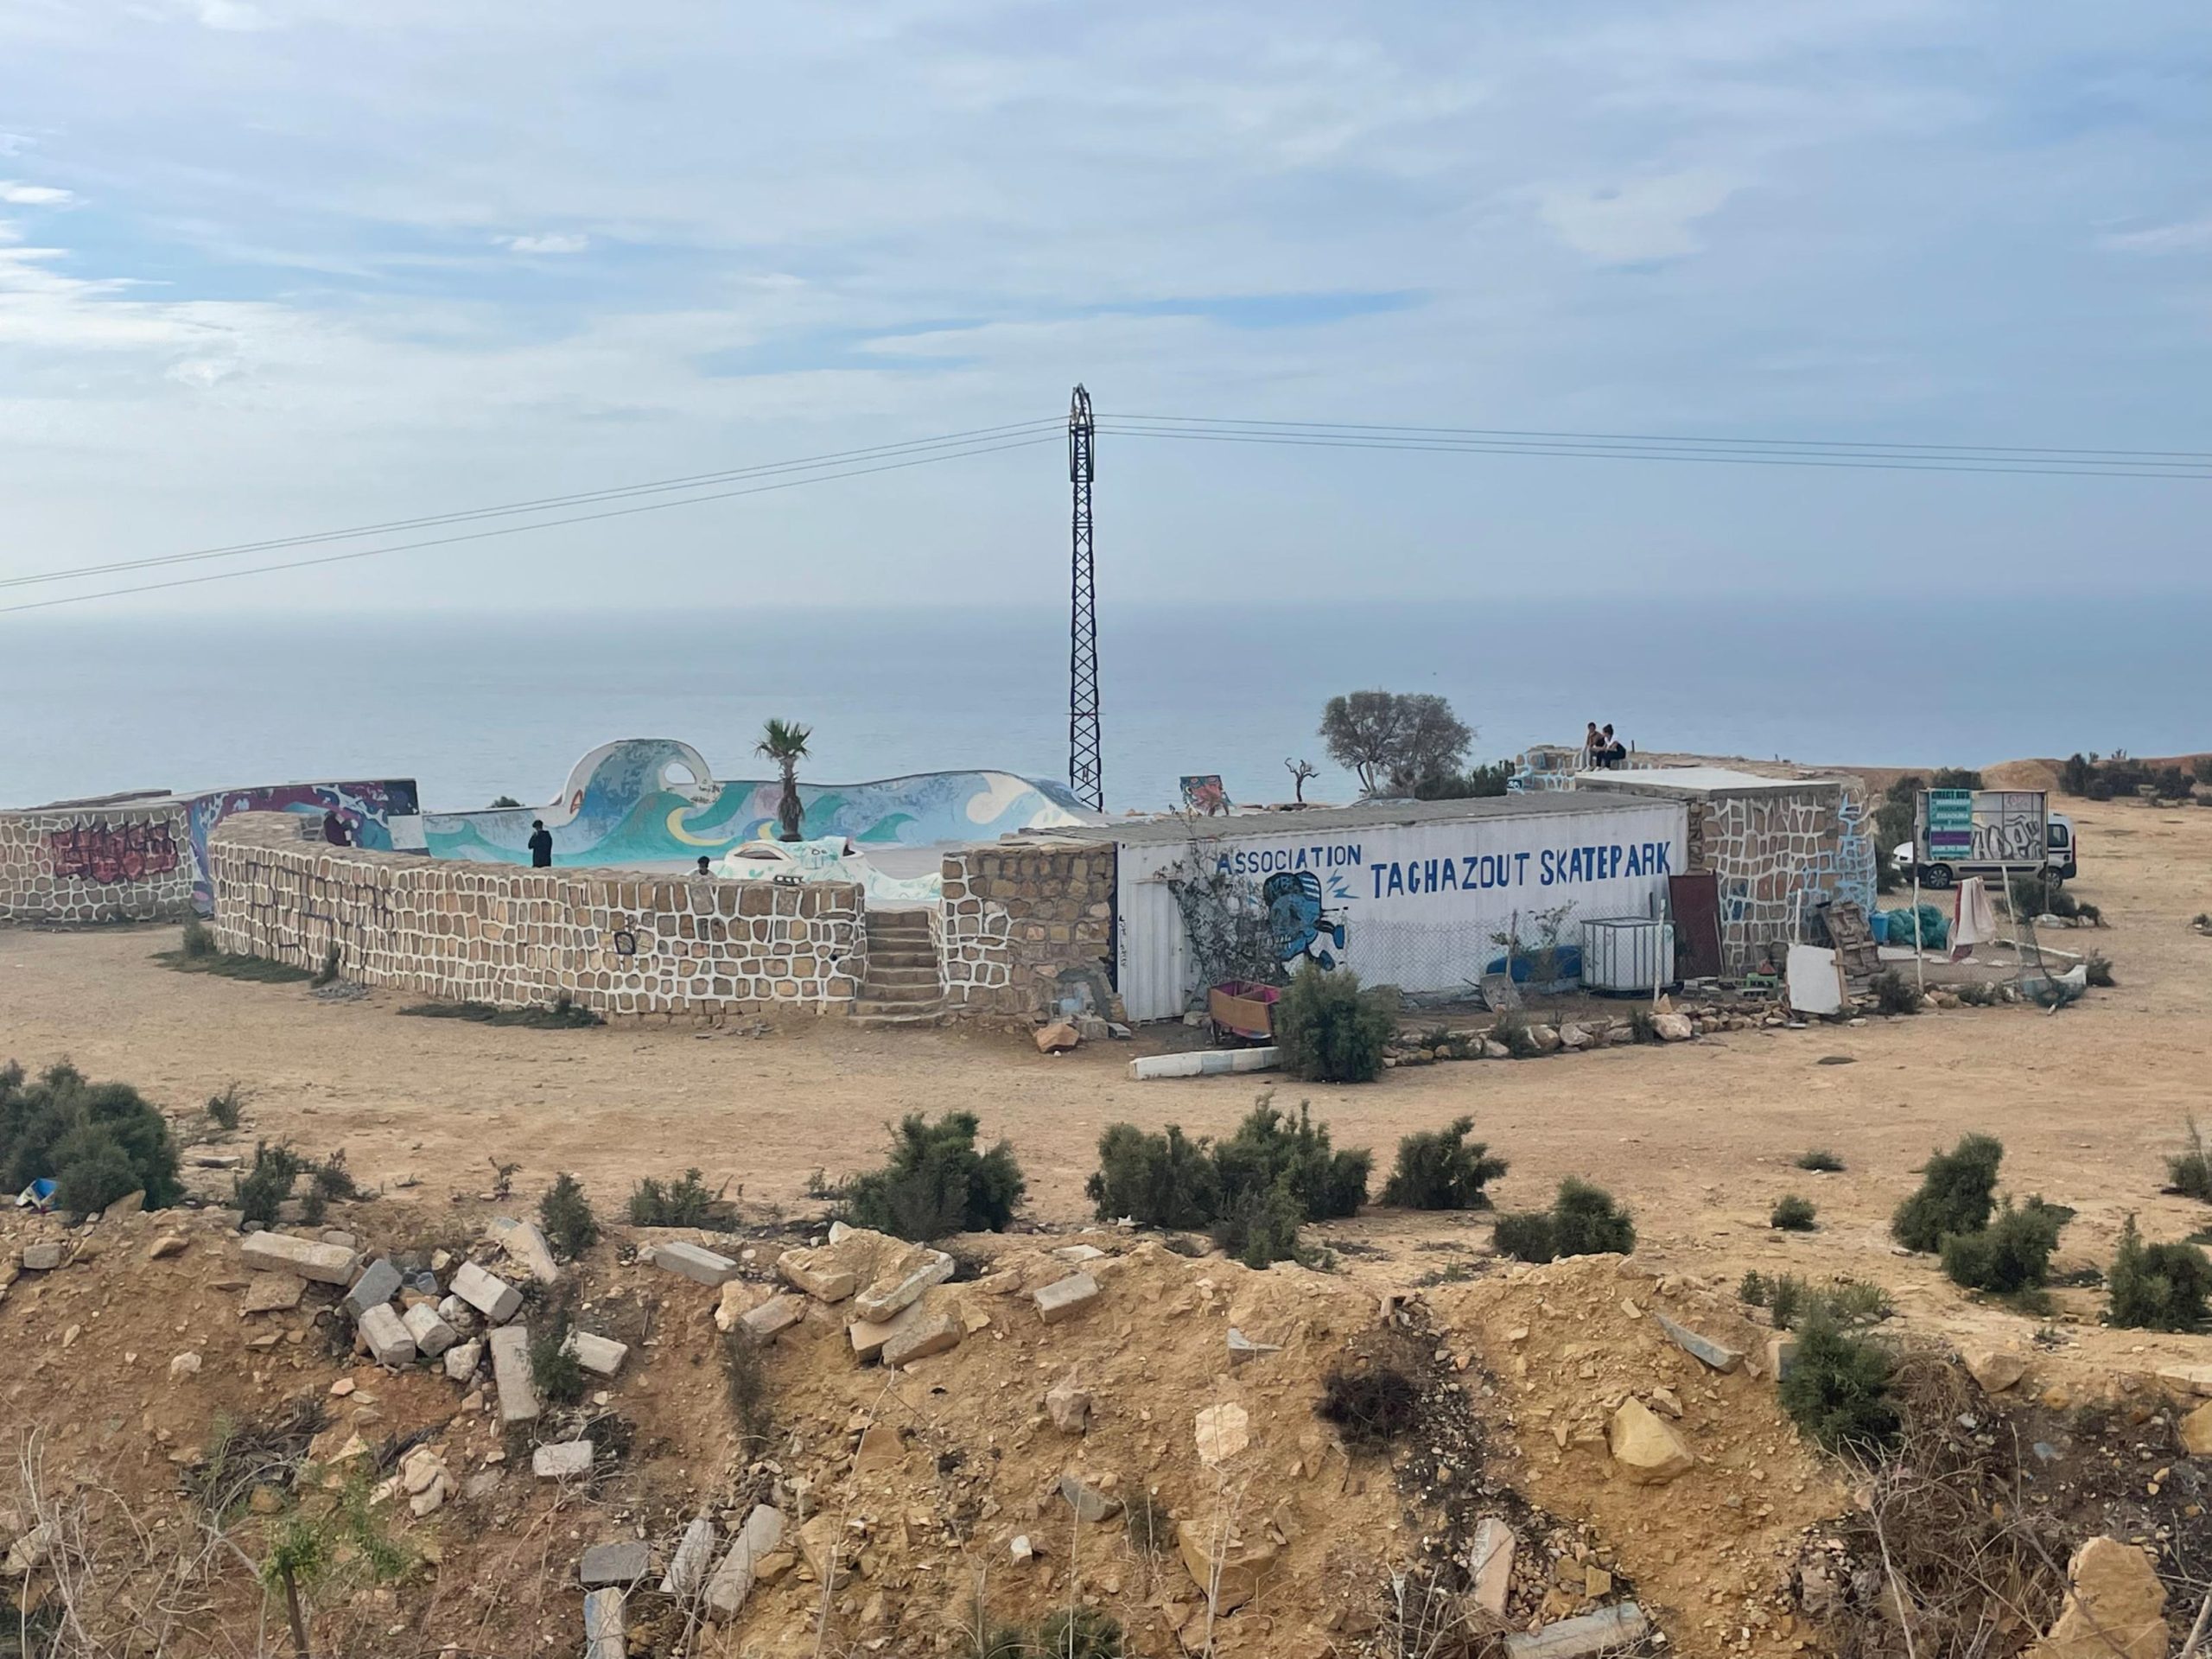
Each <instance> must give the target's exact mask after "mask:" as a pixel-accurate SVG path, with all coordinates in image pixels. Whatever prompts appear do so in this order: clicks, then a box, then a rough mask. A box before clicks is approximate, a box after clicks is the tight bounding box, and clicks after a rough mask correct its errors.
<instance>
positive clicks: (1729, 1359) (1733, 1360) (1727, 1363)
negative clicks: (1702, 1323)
mask: <svg viewBox="0 0 2212 1659" xmlns="http://www.w3.org/2000/svg"><path fill="white" fill-rule="evenodd" d="M1651 1317H1652V1318H1653V1319H1656V1320H1658V1321H1659V1328H1660V1329H1661V1330H1662V1331H1664V1332H1666V1333H1667V1339H1668V1340H1669V1342H1672V1343H1673V1344H1675V1347H1677V1348H1679V1349H1681V1351H1683V1352H1684V1353H1686V1354H1688V1355H1689V1356H1690V1357H1692V1358H1694V1359H1695V1360H1697V1361H1698V1362H1699V1363H1701V1364H1704V1365H1707V1366H1710V1367H1711V1368H1712V1369H1713V1370H1716V1371H1732V1370H1735V1369H1736V1368H1737V1367H1738V1365H1741V1364H1742V1363H1744V1357H1743V1355H1742V1354H1741V1353H1739V1352H1738V1351H1736V1350H1735V1349H1733V1348H1731V1347H1729V1346H1728V1345H1727V1344H1726V1343H1719V1342H1715V1341H1713V1338H1710V1337H1701V1336H1700V1335H1698V1333H1697V1332H1694V1331H1693V1330H1691V1329H1690V1328H1689V1327H1688V1325H1677V1324H1675V1321H1674V1320H1672V1319H1669V1318H1668V1317H1667V1316H1666V1315H1665V1314H1664V1313H1660V1312H1659V1311H1658V1310H1657V1309H1656V1308H1654V1309H1653V1310H1652V1313H1651Z"/></svg>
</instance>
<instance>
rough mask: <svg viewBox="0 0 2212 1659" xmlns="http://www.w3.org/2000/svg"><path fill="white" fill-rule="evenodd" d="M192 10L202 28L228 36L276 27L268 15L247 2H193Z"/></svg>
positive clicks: (231, 0) (197, 0)
mask: <svg viewBox="0 0 2212 1659" xmlns="http://www.w3.org/2000/svg"><path fill="white" fill-rule="evenodd" d="M192 10H193V15H194V16H196V17H198V18H199V20H200V26H201V27H202V28H204V29H221V30H223V31H224V32H225V33H226V34H235V35H250V34H256V33H258V32H259V31H260V30H262V29H274V28H276V27H277V23H276V21H275V19H273V18H271V17H270V16H269V15H268V13H266V12H264V11H263V10H261V9H260V8H259V7H258V6H251V5H248V4H246V3H245V0H192Z"/></svg>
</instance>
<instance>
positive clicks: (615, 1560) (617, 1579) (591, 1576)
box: [576, 1538, 652, 1590]
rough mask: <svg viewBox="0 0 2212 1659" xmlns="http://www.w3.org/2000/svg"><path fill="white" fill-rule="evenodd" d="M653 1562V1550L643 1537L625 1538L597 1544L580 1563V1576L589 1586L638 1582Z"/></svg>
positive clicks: (578, 1569)
mask: <svg viewBox="0 0 2212 1659" xmlns="http://www.w3.org/2000/svg"><path fill="white" fill-rule="evenodd" d="M649 1567H652V1550H651V1549H650V1548H647V1546H646V1544H645V1540H644V1539H642V1538H625V1539H622V1540H620V1541H619V1542H616V1543H611V1544H594V1545H593V1546H592V1547H591V1548H589V1549H588V1550H586V1551H584V1555H583V1560H581V1561H579V1562H578V1563H577V1564H576V1578H577V1580H578V1581H579V1582H580V1583H582V1585H583V1586H584V1588H585V1589H587V1590H593V1589H597V1588H598V1587H599V1586H602V1585H608V1584H622V1585H629V1584H635V1583H636V1582H637V1581H638V1580H639V1579H642V1578H644V1577H645V1573H646V1570H647V1569H648V1568H649Z"/></svg>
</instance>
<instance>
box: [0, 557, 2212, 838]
mask: <svg viewBox="0 0 2212 1659" xmlns="http://www.w3.org/2000/svg"><path fill="white" fill-rule="evenodd" d="M2208 639H2212V598H2206V597H2202V596H2196V595H2190V596H2182V597H2174V598H2169V599H2152V600H2144V599H2133V600H2128V601H2119V600H2105V599H2083V598H2075V597H2071V596H2058V597H2053V598H2050V599H2042V598H2037V599H2019V598H2009V597H2008V598H2005V599H2001V600H1995V601H1979V600H1973V599H1966V600H1960V601H1948V602H1939V601H1916V602H1914V603H1912V604H1910V605H1906V604H1902V603H1878V602H1875V601H1834V600H1827V599H1810V598H1808V599H1802V600H1781V599H1758V600H1750V601H1745V600H1731V599H1727V598H1726V597H1724V596H1721V595H1706V596H1702V597H1700V598H1699V599H1697V600H1694V601H1675V600H1665V601H1645V600H1640V599H1639V600H1632V601H1630V600H1624V601H1587V602H1585V601H1579V600H1576V599H1574V598H1573V597H1572V596H1565V597H1562V598H1560V599H1559V600H1556V601H1505V600H1499V601H1489V600H1485V599H1484V598H1483V597H1482V596H1481V594H1480V592H1479V584H1478V583H1473V582H1469V583H1466V584H1460V585H1458V586H1457V587H1456V588H1454V589H1453V590H1452V591H1445V592H1440V593H1438V594H1435V595H1434V596H1433V597H1432V598H1427V599H1421V600H1414V601H1403V602H1401V603H1392V604H1347V605H1331V606H1307V607H1279V606H1269V605H1267V604H1265V603H1259V602H1254V601H1249V600H1248V599H1246V598H1244V597H1243V596H1241V595H1237V594H1226V595H1224V601H1223V602H1222V603H1221V604H1220V605H1219V606H1217V607H1205V608H1201V607H1179V608H1173V609H1166V608H1143V607H1122V606H1115V605H1112V604H1111V603H1110V602H1109V604H1108V605H1107V606H1106V607H1105V608H1104V609H1103V612H1102V619H1101V630H1100V645H1099V652H1100V659H1101V673H1102V685H1103V689H1102V695H1101V702H1102V708H1103V726H1104V734H1105V771H1106V794H1107V804H1108V806H1109V809H1110V810H1122V809H1125V808H1130V807H1141V808H1158V807H1164V806H1166V805H1169V804H1172V803H1173V801H1174V800H1175V799H1176V798H1177V795H1178V789H1177V780H1178V779H1179V777H1180V776H1181V775H1182V774H1184V773H1186V772H1218V773H1220V774H1221V776H1222V778H1223V779H1224V784H1225V785H1226V787H1227V790H1228V792H1229V795H1230V798H1232V799H1233V800H1239V801H1262V800H1287V799H1288V798H1290V793H1291V780H1290V775H1289V773H1288V772H1287V771H1286V770H1285V768H1284V765H1283V763H1284V761H1285V760H1287V759H1290V758H1302V759H1308V760H1313V762H1314V763H1316V764H1317V765H1318V766H1320V767H1321V769H1322V770H1321V775H1320V777H1319V779H1316V780H1315V781H1314V782H1313V783H1312V784H1309V785H1307V794H1308V796H1309V797H1310V798H1315V799H1322V800H1330V799H1334V800H1343V799H1346V798H1349V797H1350V795H1351V782H1350V779H1348V778H1347V777H1346V776H1345V775H1344V773H1343V772H1341V771H1339V770H1338V769H1337V768H1336V767H1334V766H1331V765H1330V763H1329V760H1328V757H1327V755H1326V754H1325V753H1324V752H1323V750H1322V747H1321V743H1320V740H1319V737H1318V736H1317V735H1316V734H1315V728H1316V726H1317V724H1318V722H1319V716H1320V712H1321V707H1322V704H1323V703H1324V702H1325V701H1326V700H1327V699H1328V697H1329V696H1331V695H1332V694H1333V693H1336V692H1338V691H1344V690H1355V689H1357V688H1360V687H1363V686H1376V685H1379V686H1385V687H1388V688H1389V689H1390V690H1398V691H1433V692H1439V693H1441V694H1442V695H1444V696H1446V697H1448V698H1449V699H1450V700H1451V702H1452V706H1453V707H1454V708H1455V709H1457V710H1458V712H1459V716H1460V718H1461V719H1463V720H1465V721H1467V722H1468V723H1469V724H1470V725H1471V726H1473V727H1475V728H1476V729H1477V733H1478V736H1477V740H1476V743H1475V755H1476V756H1477V757H1478V758H1495V757H1497V756H1502V755H1510V754H1512V753H1516V752H1518V751H1519V750H1520V749H1522V748H1523V747H1526V746H1527V745H1529V744H1530V743H1532V742H1542V741H1548V742H1572V741H1575V740H1576V739H1577V738H1578V736H1579V735H1580V733H1581V731H1582V728H1583V722H1584V721H1587V720H1595V721H1599V722H1600V723H1603V722H1605V721H1611V722H1612V723H1613V725H1614V726H1615V728H1617V729H1618V732H1619V733H1620V734H1622V735H1623V736H1624V737H1626V738H1629V739H1630V740H1633V741H1635V742H1636V743H1637V744H1638V745H1639V746H1640V747H1644V748H1653V749H1666V750H1689V751H1695V752H1700V753H1727V754H1740V755H1750V756H1758V757H1775V756H1783V757H1787V758H1789V759H1792V760H1805V761H1819V762H1858V763H1862V764H1888V763H1895V764H1909V765H1915V766H1943V765H1980V764H1983V763H1986V762H1991V761H1995V760H2005V759H2010V758H2013V757H2017V756H2023V755H2033V754H2051V755H2063V754H2065V753H2069V752H2070V751H2072V750H2075V749H2083V750H2098V751H2107V752H2108V751H2110V750H2112V749H2113V748H2126V749H2127V750H2129V751H2131V752H2132V753H2138V754H2158V753H2177V752H2183V751H2189V750H2195V749H2202V748H2204V747H2212V653H2209V652H2208V650H2207V642H2208ZM1066 700H1067V633H1066V621H1065V614H1064V613H1060V612H1058V611H1049V610H1043V609H1038V610H1026V611H1014V610H1008V611H997V612H989V611H983V612H977V611H954V610H938V611H902V612H899V613H896V614H893V613H885V612H865V611H842V612H826V611H825V612H800V611H776V612H760V611H752V612H743V611H728V612H716V611H714V610H709V609H705V608H702V609H699V610H696V611H691V612H687V613H683V614H681V615H658V614H644V613H638V614H621V613H616V614H594V615H578V614H569V613H563V614H557V615H543V616H526V615H501V616H496V617H493V616H462V615H444V614H435V613H426V614H423V615H420V616H405V615H393V614H376V615H356V616H345V617H334V616H311V617H283V616H271V615H260V614H252V615H240V616H235V617H231V618H226V619H223V620H213V621H211V620H200V619H188V620H187V619H179V620H146V619H139V618H131V619H118V618H102V617H98V616H86V615H69V616H57V617H40V616H36V615H33V616H27V617H21V618H10V619H7V620H5V621H4V622H0V805H8V806H23V805H30V804H36V803H39V802H42V801H48V800H54V799H59V798H68V797H77V796H86V795H94V794H105V793H111V792H114V791H122V790H128V789H148V788H169V789H178V790H185V789H194V790H197V789H205V788H214V787H219V786H227V785H244V784H259V783H277V782H290V781H299V780H304V779H315V778H384V777H393V776H399V777H413V778H415V779H417V780H418V781H419V782H420V784H421V785H422V798H423V804H424V805H425V806H426V807H429V808H431V809H433V810H439V809H456V808H465V807H474V806H481V805H484V804H487V803H488V802H490V801H491V800H492V799H493V798H494V797H495V796H498V795H501V794H507V795H512V796H514V797H515V798H518V799H519V800H522V801H524V802H528V803H532V804H535V803H537V802H542V801H547V800H550V799H552V798H554V797H555V796H556V794H557V793H558V792H559V791H560V789H561V787H562V785H563V782H564V780H565V779H567V776H568V772H569V766H571V765H572V764H573V763H574V762H575V760H577V759H578V758H579V757H580V756H581V755H582V754H583V753H584V752H585V751H586V750H588V749H589V748H591V747H594V745H596V744H598V743H601V742H603V741H607V740H608V739H611V738H615V737H642V736H666V737H676V738H681V739H683V741H687V742H689V743H690V744H691V745H692V746H693V747H696V748H697V749H698V750H699V751H700V752H701V753H702V754H704V755H705V757H706V758H707V760H708V761H709V763H710V764H711V765H712V766H714V768H715V772H716V773H717V774H718V775H728V776H731V777H740V778H745V777H754V778H757V777H760V776H764V775H766V769H765V767H764V765H763V763H762V762H760V761H759V760H756V759H755V758H754V757H753V753H752V749H753V742H754V741H755V740H756V738H757V736H758V734H759V731H760V725H761V722H762V721H764V720H766V719H767V718H768V717H769V716H770V715H781V716H783V717H785V718H788V719H791V720H796V721H803V722H804V723H805V724H807V725H809V726H810V727H812V728H813V731H814V739H813V758H812V759H811V760H810V761H809V762H808V764H807V766H806V767H805V769H804V775H805V776H807V777H809V778H811V779H817V780H820V781H823V782H857V781H861V780H863V779H870V778H882V777H890V776H895V775H897V774H899V773H902V772H924V771H931V770H937V769H950V768H957V767H999V768H1003V769H1005V770H1007V771H1011V772H1020V773H1023V774H1025V775H1027V776H1033V777H1040V778H1048V779H1063V780H1065V777H1066V774H1067V715H1066V706H1067V701H1066Z"/></svg>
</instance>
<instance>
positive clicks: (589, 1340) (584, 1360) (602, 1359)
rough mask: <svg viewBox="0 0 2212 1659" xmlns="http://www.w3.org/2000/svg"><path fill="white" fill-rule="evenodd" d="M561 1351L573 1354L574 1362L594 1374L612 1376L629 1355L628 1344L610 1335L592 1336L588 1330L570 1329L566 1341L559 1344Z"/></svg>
mask: <svg viewBox="0 0 2212 1659" xmlns="http://www.w3.org/2000/svg"><path fill="white" fill-rule="evenodd" d="M561 1351H562V1352H563V1353H565V1354H569V1355H573V1356H574V1357H575V1362H576V1363H577V1364H579V1365H581V1366H582V1367H583V1368H584V1370H588V1371H589V1372H590V1373H591V1374H592V1375H593V1376H613V1375H614V1374H615V1373H616V1372H617V1371H619V1370H621V1369H622V1362H623V1361H624V1360H626V1359H627V1358H629V1357H630V1344H628V1343H626V1342H617V1341H615V1340H614V1338H612V1337H601V1336H594V1334H593V1333H592V1332H588V1331H571V1332H569V1339H568V1341H566V1342H565V1343H563V1344H561Z"/></svg>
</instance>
